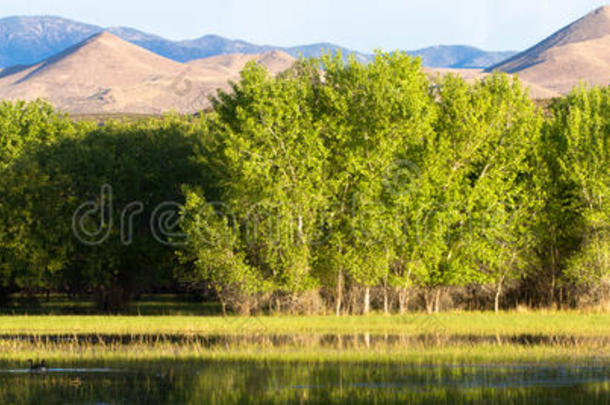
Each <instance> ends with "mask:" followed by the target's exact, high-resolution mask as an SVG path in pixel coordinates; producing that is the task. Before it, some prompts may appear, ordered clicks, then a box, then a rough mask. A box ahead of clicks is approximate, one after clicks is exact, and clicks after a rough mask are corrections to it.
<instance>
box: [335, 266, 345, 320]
mask: <svg viewBox="0 0 610 405" xmlns="http://www.w3.org/2000/svg"><path fill="white" fill-rule="evenodd" d="M342 300H343V272H342V271H341V270H339V273H338V274H337V297H336V302H335V314H336V315H337V316H341V301H342Z"/></svg>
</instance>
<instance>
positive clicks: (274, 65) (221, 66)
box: [187, 51, 296, 80]
mask: <svg viewBox="0 0 610 405" xmlns="http://www.w3.org/2000/svg"><path fill="white" fill-rule="evenodd" d="M251 61H255V62H256V63H258V64H259V65H261V66H263V67H264V68H266V69H267V70H268V71H269V72H270V73H271V74H278V73H280V72H283V71H285V70H287V69H289V68H290V67H291V66H292V65H293V64H294V62H296V59H295V58H293V57H292V56H290V55H288V54H287V53H285V52H282V51H268V52H265V53H262V54H244V53H235V54H229V55H218V56H212V57H209V58H205V59H197V60H193V61H190V62H187V64H188V65H189V66H193V67H195V68H198V69H206V70H215V71H219V72H220V71H222V72H224V73H225V74H226V77H227V80H234V79H237V78H238V77H239V73H240V72H241V71H242V70H243V68H244V66H245V65H246V64H247V63H248V62H251Z"/></svg>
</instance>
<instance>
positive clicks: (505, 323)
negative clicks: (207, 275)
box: [0, 312, 610, 337]
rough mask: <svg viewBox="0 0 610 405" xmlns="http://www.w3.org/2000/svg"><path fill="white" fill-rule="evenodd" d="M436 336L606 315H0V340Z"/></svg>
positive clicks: (596, 331) (594, 324) (570, 331)
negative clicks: (52, 336) (48, 337)
mask: <svg viewBox="0 0 610 405" xmlns="http://www.w3.org/2000/svg"><path fill="white" fill-rule="evenodd" d="M358 333H370V334H372V335H385V334H400V335H421V334H437V335H445V336H454V335H462V336H464V335H468V336H497V335H499V336H514V335H535V336H574V337H610V314H604V313H580V312H530V313H517V312H505V313H500V314H498V315H496V314H493V313H489V312H467V313H466V312H449V313H441V314H435V315H424V314H408V315H404V316H398V315H392V316H385V315H371V316H344V317H335V316H253V317H220V316H185V315H176V316H124V315H121V316H96V315H86V316H76V315H67V316H44V315H16V316H0V335H48V334H67V335H79V334H98V335H164V334H172V335H187V336H188V335H243V334H246V335H248V334H259V335H260V334H263V335H265V334H266V335H278V334H318V335H319V334H358Z"/></svg>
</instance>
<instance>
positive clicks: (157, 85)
mask: <svg viewBox="0 0 610 405" xmlns="http://www.w3.org/2000/svg"><path fill="white" fill-rule="evenodd" d="M216 58H230V56H218V57H216ZM249 60H255V61H257V62H258V63H260V64H261V65H263V66H266V67H268V68H269V69H270V70H272V71H273V72H274V73H277V72H279V71H281V70H284V69H286V68H288V67H290V65H291V64H292V62H293V61H294V59H293V58H292V57H290V56H289V55H286V54H282V53H279V52H268V53H264V54H260V55H248V58H246V59H243V60H239V61H238V62H235V63H233V64H228V65H225V66H223V65H222V64H221V63H220V61H218V60H217V61H212V62H209V61H206V60H205V59H204V60H199V61H193V62H192V63H191V64H189V65H186V64H183V63H180V62H176V61H173V60H171V59H168V58H165V57H163V56H160V55H157V54H155V53H152V52H150V51H148V50H146V49H144V48H141V47H139V46H137V45H134V44H131V43H129V42H126V41H124V40H122V39H120V38H118V37H117V36H115V35H113V34H110V33H108V32H102V33H100V34H95V35H94V36H92V37H90V38H88V39H86V40H85V41H83V42H81V43H79V44H77V45H75V46H72V47H70V48H68V49H67V50H64V51H63V52H61V53H59V54H56V55H53V56H51V57H50V58H47V59H45V60H43V61H42V62H40V63H37V64H34V65H30V66H20V67H13V68H8V69H5V70H3V71H2V72H0V99H9V100H15V99H26V100H32V99H36V98H46V99H48V100H49V101H50V102H51V103H52V104H53V105H55V106H56V107H58V108H60V109H62V110H65V111H68V112H72V113H79V114H93V113H95V114H97V113H115V112H117V113H118V112H120V113H138V114H157V113H161V112H166V111H169V110H177V111H179V112H194V111H198V110H201V109H204V108H206V107H208V106H209V105H210V102H209V97H210V96H213V95H215V94H216V91H217V89H228V87H229V84H228V81H229V80H230V79H232V78H234V77H236V75H237V74H238V73H239V71H240V70H241V68H243V66H244V65H245V63H246V62H248V61H249Z"/></svg>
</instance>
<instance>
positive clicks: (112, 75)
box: [0, 7, 610, 114]
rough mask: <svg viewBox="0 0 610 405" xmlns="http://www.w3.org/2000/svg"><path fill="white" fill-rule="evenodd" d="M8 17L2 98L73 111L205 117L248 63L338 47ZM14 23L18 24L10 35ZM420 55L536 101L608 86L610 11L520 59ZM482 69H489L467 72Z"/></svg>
mask: <svg viewBox="0 0 610 405" xmlns="http://www.w3.org/2000/svg"><path fill="white" fill-rule="evenodd" d="M8 20H10V21H12V22H11V23H10V24H2V23H0V55H2V56H1V57H2V58H3V59H0V62H1V63H3V64H4V65H5V66H7V67H5V68H4V69H3V70H0V99H6V100H16V99H25V100H32V99H36V98H45V99H48V100H49V101H50V102H51V103H52V104H53V105H55V106H56V107H57V108H59V109H61V110H64V111H68V112H71V113H77V114H97V113H144V114H158V113H162V112H165V111H168V110H176V111H179V112H184V113H187V112H194V111H200V110H202V109H205V108H207V107H209V106H210V97H212V96H214V95H215V94H216V92H217V91H218V89H223V90H230V82H231V81H235V80H237V79H238V77H239V72H240V71H241V70H242V69H243V67H244V66H245V64H246V63H248V62H250V61H254V62H256V63H258V64H259V65H262V66H264V67H265V68H266V69H267V70H268V71H269V72H270V73H271V74H277V73H279V72H282V71H284V70H286V69H288V68H290V66H292V65H293V64H294V62H295V60H296V59H295V57H294V54H295V52H297V48H298V49H300V51H299V52H301V53H303V54H306V55H315V54H316V53H319V52H321V51H322V49H334V50H337V49H339V48H332V47H333V46H334V45H332V44H314V45H308V46H304V47H297V48H288V49H277V48H274V47H267V46H262V47H259V46H257V45H252V44H250V43H247V42H244V41H233V40H227V39H224V38H221V37H215V36H206V37H202V38H200V39H197V40H191V41H179V42H172V41H168V40H165V39H163V38H160V37H156V36H153V35H150V34H146V33H142V32H139V31H136V30H133V29H128V28H111V29H108V30H101V31H99V30H100V28H99V27H95V26H87V25H83V24H80V23H75V22H70V21H69V20H63V19H58V18H55V17H40V18H39V17H31V18H30V17H28V18H24V17H18V18H17V17H16V18H14V19H8ZM0 21H7V19H5V20H0ZM34 21H36V23H34ZM11 24H13V25H15V24H16V27H21V28H19V29H17V28H16V29H15V31H11V30H10V29H8V28H7V27H8V26H9V25H11ZM24 27H27V29H25V28H24ZM87 35H88V36H87ZM83 37H84V39H82V40H80V42H78V40H79V39H80V38H83ZM33 44H36V45H35V46H34V45H33ZM176 44H178V45H176ZM57 49H60V50H59V51H56V50H57ZM417 52H420V55H421V57H422V58H423V59H424V64H427V65H428V67H426V68H425V71H426V72H427V73H428V74H429V75H431V76H436V75H438V74H441V75H444V74H448V73H453V74H458V75H461V76H462V77H464V78H465V79H466V80H469V81H474V80H481V79H484V78H485V77H486V76H487V75H489V74H491V73H492V72H493V71H496V70H499V71H504V72H507V73H511V74H516V75H518V76H519V78H520V79H521V81H522V83H523V85H524V86H525V87H527V88H529V91H530V95H531V96H532V98H535V99H548V98H552V97H556V96H559V95H561V94H565V93H566V92H568V91H570V90H571V89H572V88H573V87H574V86H576V85H578V84H579V82H586V83H588V84H591V85H603V86H605V85H610V7H601V8H599V9H597V10H595V11H593V12H591V13H589V14H588V15H586V16H584V17H583V18H581V19H579V20H578V21H576V22H574V23H572V24H570V25H568V26H567V27H565V28H563V29H561V30H559V31H558V32H556V33H554V34H552V35H551V36H549V37H548V38H546V39H544V40H543V41H541V42H539V43H538V44H536V45H534V46H532V47H531V48H529V49H527V50H525V51H523V52H521V53H518V54H515V55H508V54H500V53H498V54H489V53H485V52H481V51H478V50H477V49H476V48H469V47H442V46H439V47H434V48H429V49H425V50H421V51H417ZM45 55H49V56H47V57H46V58H45V57H44V56H45ZM199 56H203V57H199ZM505 56H507V57H508V59H506V60H505V61H503V62H502V61H500V60H501V59H502V58H504V57H505ZM357 57H359V58H360V59H362V60H368V59H369V58H370V56H369V55H365V54H359V56H357ZM39 58H42V59H39ZM32 60H34V61H35V62H30V61H32ZM493 61H495V62H498V63H495V64H493ZM485 64H489V65H492V66H490V67H489V68H487V69H482V68H478V69H465V68H463V66H467V67H479V66H480V65H485Z"/></svg>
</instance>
